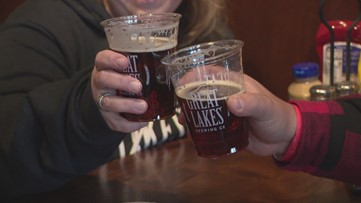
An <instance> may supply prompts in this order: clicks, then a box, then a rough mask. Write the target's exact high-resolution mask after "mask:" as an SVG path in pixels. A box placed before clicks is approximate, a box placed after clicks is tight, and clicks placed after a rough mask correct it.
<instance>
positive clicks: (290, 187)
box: [17, 138, 361, 203]
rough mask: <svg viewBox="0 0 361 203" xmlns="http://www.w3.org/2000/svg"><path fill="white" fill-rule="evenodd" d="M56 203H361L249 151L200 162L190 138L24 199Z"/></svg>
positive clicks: (339, 187) (335, 185) (343, 189)
mask: <svg viewBox="0 0 361 203" xmlns="http://www.w3.org/2000/svg"><path fill="white" fill-rule="evenodd" d="M17 202H26V203H32V202H34V203H35V202H36V203H43V202H44V203H45V202H46V203H49V202H51V203H57V202H62V203H65V202H89V203H90V202H91V203H97V202H102V203H105V202H170V203H176V202H222V203H223V202H224V203H228V202H297V203H300V202H361V194H354V193H352V192H350V191H349V190H348V188H347V186H346V185H345V184H344V183H343V182H339V181H334V180H329V179H325V178H319V177H315V176H311V175H308V174H305V173H302V172H290V171H285V170H282V169H280V168H278V167H277V166H276V165H275V164H274V163H273V160H272V158H271V157H258V156H255V155H253V154H250V153H248V152H246V151H242V152H239V153H236V154H232V155H229V156H225V157H222V158H219V159H205V158H201V157H198V156H197V154H196V151H195V149H194V146H193V143H192V141H191V140H190V138H185V139H181V140H177V141H174V142H171V143H168V144H165V145H163V146H161V147H157V148H153V149H149V150H145V151H142V152H139V153H136V154H135V155H132V156H128V157H125V158H123V159H119V160H114V161H111V162H110V163H108V164H105V165H103V166H101V167H99V168H98V169H97V170H95V171H93V172H91V173H90V174H88V175H85V176H82V177H79V178H77V179H75V180H73V181H72V182H70V183H68V184H66V185H64V186H63V187H61V188H59V189H57V190H55V191H51V192H47V193H43V194H37V195H31V196H27V197H24V198H21V199H19V200H18V201H17Z"/></svg>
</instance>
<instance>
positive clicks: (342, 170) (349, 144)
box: [278, 96, 361, 183]
mask: <svg viewBox="0 0 361 203" xmlns="http://www.w3.org/2000/svg"><path fill="white" fill-rule="evenodd" d="M296 104H297V105H298V107H299V108H300V110H301V112H302V114H301V118H302V129H301V139H300V142H299V143H298V149H297V152H296V153H295V154H294V156H293V158H292V159H291V160H290V161H289V162H283V163H281V162H278V164H279V166H281V167H283V168H285V169H289V170H295V171H305V172H308V173H310V174H313V175H316V176H321V177H327V178H333V179H338V180H342V181H346V182H350V183H361V176H360V175H359V171H360V170H361V163H360V162H359V161H357V160H358V159H359V154H361V149H360V147H359V146H360V145H361V134H360V133H361V130H360V124H359V122H360V120H361V112H360V106H361V105H360V96H357V98H354V99H347V100H344V99H343V100H340V101H338V102H336V101H331V102H327V103H318V102H311V103H307V102H296Z"/></svg>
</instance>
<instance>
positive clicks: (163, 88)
mask: <svg viewBox="0 0 361 203" xmlns="http://www.w3.org/2000/svg"><path fill="white" fill-rule="evenodd" d="M179 18H180V15H179V14H175V13H165V14H143V15H134V16H123V17H118V18H112V19H109V20H106V21H104V22H102V25H103V27H104V30H105V33H106V35H107V39H108V43H109V46H110V48H111V49H112V50H114V51H116V52H119V53H121V54H123V55H125V56H127V57H128V59H129V64H128V67H127V68H126V69H124V70H122V71H120V73H122V74H128V75H130V76H132V77H134V78H136V79H138V80H139V81H140V82H141V83H142V91H141V92H140V93H137V94H134V93H130V92H126V91H122V90H117V94H118V95H119V96H123V97H129V98H137V99H143V100H145V101H146V102H147V104H148V109H147V111H146V112H145V113H144V114H142V115H137V114H130V113H120V115H121V116H123V117H124V118H126V119H127V120H129V121H137V122H148V121H154V120H160V119H163V118H166V117H169V116H172V115H174V113H175V101H174V100H175V95H174V88H173V86H172V84H171V82H170V80H168V79H167V73H166V68H165V66H164V65H163V64H162V63H161V59H162V58H163V57H164V56H166V55H168V54H171V53H173V52H174V51H175V48H176V46H177V42H178V41H177V34H178V24H179Z"/></svg>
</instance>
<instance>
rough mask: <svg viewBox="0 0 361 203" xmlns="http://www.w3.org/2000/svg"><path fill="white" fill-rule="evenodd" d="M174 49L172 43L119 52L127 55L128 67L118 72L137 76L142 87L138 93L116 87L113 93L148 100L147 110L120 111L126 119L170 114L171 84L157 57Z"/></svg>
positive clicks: (154, 118) (172, 97)
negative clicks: (158, 46)
mask: <svg viewBox="0 0 361 203" xmlns="http://www.w3.org/2000/svg"><path fill="white" fill-rule="evenodd" d="M165 48H166V47H165ZM174 50H175V47H173V48H170V49H168V50H160V51H155V52H147V51H149V50H143V51H140V52H139V53H126V52H121V53H122V54H123V55H125V56H127V57H128V59H129V65H128V68H126V69H125V70H123V71H122V73H125V74H128V75H130V76H132V77H134V78H137V79H138V80H139V81H140V82H141V83H142V86H143V89H142V92H141V93H139V94H133V93H129V92H126V91H120V90H118V91H117V94H118V95H121V96H123V97H131V98H138V99H143V100H145V101H146V102H147V104H148V109H147V111H146V112H145V113H144V114H142V115H141V116H139V115H136V114H129V113H121V115H122V116H123V117H124V118H126V119H127V120H130V121H152V120H159V119H163V118H166V117H169V116H172V115H174V113H175V108H174V103H175V100H174V99H175V97H174V88H173V86H172V84H171V82H170V80H167V78H166V69H165V66H164V65H163V64H162V63H161V62H160V60H161V58H163V57H164V56H166V55H168V54H170V53H173V52H174Z"/></svg>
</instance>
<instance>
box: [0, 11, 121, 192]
mask: <svg viewBox="0 0 361 203" xmlns="http://www.w3.org/2000/svg"><path fill="white" fill-rule="evenodd" d="M44 9H46V8H44ZM59 9H60V8H59ZM38 16H39V18H43V16H42V14H41V13H39V15H38ZM12 19H16V16H15V17H14V18H12ZM26 19H28V20H18V19H16V20H9V21H8V22H6V23H4V24H2V25H1V27H0V61H1V65H0V180H1V181H0V197H3V196H4V195H6V196H16V195H21V194H25V193H33V192H42V191H46V190H51V189H54V188H56V187H58V186H60V185H62V184H64V183H66V182H67V181H69V180H71V179H72V178H74V177H76V176H78V175H81V174H85V173H87V172H89V171H91V170H93V169H94V168H95V167H97V166H99V165H101V164H103V163H105V162H106V161H107V160H108V159H109V157H110V156H111V155H112V154H113V153H114V151H115V150H116V149H117V146H118V145H119V143H120V141H121V140H122V139H123V137H124V136H125V134H122V133H119V132H114V131H112V130H110V129H109V128H108V126H107V125H106V123H105V121H104V120H103V118H102V116H101V113H100V112H99V110H98V108H97V107H96V104H95V102H94V101H93V99H92V93H91V89H90V74H91V70H92V68H93V65H92V64H81V63H76V60H77V59H78V56H73V58H74V60H73V61H74V63H71V60H69V57H71V54H69V55H67V54H66V53H70V52H69V51H68V52H66V50H65V49H64V48H63V47H62V45H61V43H59V41H58V40H57V37H55V36H54V35H53V34H52V33H51V32H49V30H48V29H47V28H46V27H44V26H43V25H40V24H38V23H36V21H34V18H32V17H31V16H27V17H26ZM45 20H47V19H45ZM60 20H62V19H60ZM53 22H54V21H53ZM59 24H61V23H59ZM64 36H66V35H65V34H64ZM79 46H80V45H79ZM92 60H94V58H92Z"/></svg>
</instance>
